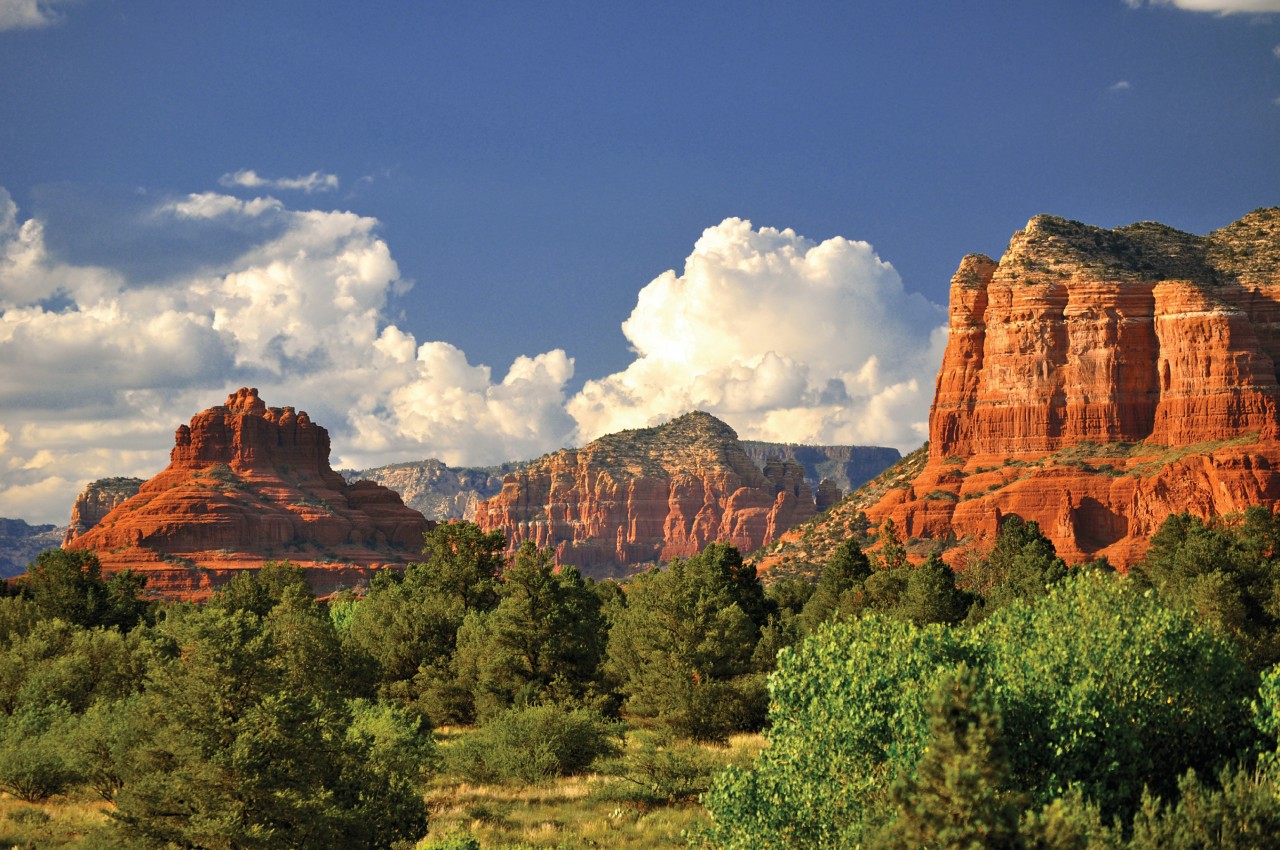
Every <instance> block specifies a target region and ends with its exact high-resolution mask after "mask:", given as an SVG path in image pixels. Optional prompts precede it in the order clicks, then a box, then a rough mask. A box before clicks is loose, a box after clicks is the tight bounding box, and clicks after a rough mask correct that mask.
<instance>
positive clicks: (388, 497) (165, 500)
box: [66, 389, 428, 597]
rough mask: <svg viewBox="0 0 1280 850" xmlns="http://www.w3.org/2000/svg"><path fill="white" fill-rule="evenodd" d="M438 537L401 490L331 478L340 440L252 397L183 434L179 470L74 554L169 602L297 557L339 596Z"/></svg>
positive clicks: (78, 542) (76, 543)
mask: <svg viewBox="0 0 1280 850" xmlns="http://www.w3.org/2000/svg"><path fill="white" fill-rule="evenodd" d="M427 528H428V523H427V521H426V520H425V519H424V518H423V516H422V515H421V514H420V513H418V512H417V511H414V510H412V509H410V508H406V507H405V506H404V504H403V503H402V502H401V501H400V497H399V496H398V495H396V494H395V493H394V492H392V491H390V490H387V489H386V488H384V487H380V486H379V485H377V484H374V483H372V482H368V481H360V482H356V483H355V484H351V485H348V484H347V483H346V482H345V481H344V480H343V478H342V476H340V475H338V474H337V473H336V472H334V471H333V470H332V469H330V468H329V434H328V432H327V431H326V430H325V429H324V428H321V427H320V426H319V425H316V424H314V423H313V422H312V421H311V419H310V417H308V416H307V414H306V413H304V412H295V411H294V409H293V408H292V407H270V408H269V407H267V405H266V404H265V403H264V402H263V401H262V400H261V399H260V398H258V391H257V390H256V389H241V390H239V391H237V392H236V393H233V394H232V395H231V396H230V397H229V398H228V399H227V401H226V403H225V404H222V405H219V406H217V407H212V408H209V409H208V410H206V411H204V412H202V413H199V414H197V415H196V416H195V417H193V418H192V420H191V424H190V425H189V426H188V425H182V426H180V427H179V428H178V431H177V434H176V436H175V445H174V448H173V451H172V453H171V454H170V462H169V466H168V467H167V468H166V469H165V470H164V471H163V472H161V473H160V474H159V475H157V476H156V477H155V478H152V479H151V480H150V481H148V482H146V483H145V484H143V485H142V486H141V487H140V488H139V490H138V492H137V495H135V496H133V497H132V498H129V499H128V500H127V501H125V502H123V503H122V504H120V505H118V506H117V507H116V508H115V509H113V510H112V511H111V512H110V513H108V514H107V515H106V516H105V517H104V518H103V519H102V520H101V521H100V522H99V523H98V524H97V525H96V526H95V527H93V528H92V529H90V530H89V531H87V532H86V533H84V534H80V535H78V536H76V537H74V538H73V539H71V540H70V541H69V542H68V543H67V544H66V546H67V548H73V549H91V550H93V551H95V552H96V553H97V554H98V557H99V559H100V560H101V561H102V565H103V569H104V571H105V572H114V571H118V570H121V569H126V568H128V569H134V570H139V571H143V572H145V573H146V575H147V579H148V588H149V589H151V590H153V591H157V592H159V593H162V594H164V595H169V596H182V597H200V596H202V595H206V594H207V593H208V592H210V590H211V589H212V588H213V587H216V586H217V585H218V584H220V583H222V582H225V581H226V580H228V579H229V577H230V575H231V571H233V570H236V569H244V568H254V567H258V566H261V565H262V563H263V562H265V561H267V560H285V559H287V560H290V561H292V562H294V563H295V564H298V565H300V566H304V567H307V568H308V575H309V578H310V579H311V581H312V585H313V587H314V588H315V589H316V590H317V591H318V592H328V591H331V590H334V589H336V588H337V587H340V586H350V585H352V584H356V583H358V582H359V581H361V580H363V579H367V578H368V576H369V574H370V571H371V570H372V569H374V568H376V567H379V566H386V565H395V564H403V563H405V562H406V561H407V560H408V559H409V558H411V557H413V556H415V555H417V554H418V553H419V552H420V551H421V546H422V535H423V533H424V532H425V531H426V530H427Z"/></svg>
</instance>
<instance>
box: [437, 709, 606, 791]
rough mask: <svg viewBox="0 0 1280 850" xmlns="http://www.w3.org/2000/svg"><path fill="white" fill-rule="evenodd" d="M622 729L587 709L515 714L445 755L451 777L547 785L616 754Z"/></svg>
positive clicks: (494, 722) (498, 719) (501, 718)
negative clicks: (553, 780) (546, 783)
mask: <svg viewBox="0 0 1280 850" xmlns="http://www.w3.org/2000/svg"><path fill="white" fill-rule="evenodd" d="M620 736H621V728H620V724H618V723H617V722H615V721H611V720H608V719H606V718H604V717H603V716H601V715H600V714H599V713H597V712H594V711H590V710H588V709H583V708H574V709H568V708H563V707H561V706H558V705H535V706H530V707H528V708H517V709H510V710H508V711H506V712H503V713H502V714H500V715H498V716H497V717H496V718H495V719H494V720H492V721H491V722H490V723H489V724H488V725H486V726H484V727H482V728H481V729H480V730H479V731H477V732H473V733H472V734H470V735H468V736H466V737H464V738H462V739H461V740H460V741H458V742H457V743H455V744H454V745H453V746H452V747H451V748H450V749H449V750H447V751H446V754H445V765H446V769H447V770H448V772H450V773H452V774H454V775H456V776H460V777H462V778H464V779H466V780H467V781H469V782H475V783H486V782H510V781H518V782H525V783H534V782H542V781H544V780H546V779H550V778H551V777H554V776H571V775H573V774H576V773H582V772H583V771H585V770H586V769H587V768H588V767H589V766H590V765H591V763H592V762H594V761H595V760H596V759H597V758H600V757H601V756H608V755H613V754H614V753H615V752H617V747H618V743H617V742H618V739H619V737H620Z"/></svg>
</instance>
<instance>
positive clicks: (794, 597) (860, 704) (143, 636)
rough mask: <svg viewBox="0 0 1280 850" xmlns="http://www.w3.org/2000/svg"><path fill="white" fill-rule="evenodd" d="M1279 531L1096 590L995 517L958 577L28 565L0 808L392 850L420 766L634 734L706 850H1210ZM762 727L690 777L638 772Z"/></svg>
mask: <svg viewBox="0 0 1280 850" xmlns="http://www.w3.org/2000/svg"><path fill="white" fill-rule="evenodd" d="M1277 540H1280V520H1278V519H1277V518H1276V517H1275V516H1274V515H1273V514H1272V513H1271V512H1269V511H1266V510H1261V509H1255V510H1251V511H1249V512H1247V513H1246V514H1245V515H1244V516H1243V517H1242V518H1239V520H1238V521H1233V522H1213V523H1206V522H1204V521H1201V520H1198V519H1195V518H1193V517H1189V516H1185V515H1184V516H1175V517H1171V518H1170V519H1169V520H1168V521H1166V523H1165V524H1164V526H1162V528H1161V530H1160V532H1159V533H1158V534H1157V535H1156V536H1155V538H1153V540H1152V546H1151V550H1150V553H1149V555H1148V557H1147V558H1146V560H1145V561H1144V562H1143V563H1142V564H1140V565H1139V566H1138V567H1136V568H1135V569H1134V570H1132V571H1131V572H1130V574H1129V575H1128V576H1127V577H1121V576H1119V575H1117V574H1116V573H1115V572H1114V571H1113V570H1111V569H1110V567H1109V565H1107V564H1106V563H1105V562H1099V563H1095V564H1090V565H1086V566H1085V567H1084V568H1079V567H1077V568H1074V569H1071V570H1068V568H1067V567H1066V565H1065V564H1064V563H1063V562H1062V560H1061V559H1059V558H1057V556H1056V554H1055V552H1054V550H1053V546H1052V544H1051V543H1050V542H1049V541H1048V540H1047V539H1046V538H1045V537H1044V535H1043V534H1042V533H1041V532H1040V530H1039V528H1038V526H1036V524H1035V523H1032V522H1023V521H1022V520H1020V519H1018V518H1017V517H1010V518H1008V519H1007V520H1006V522H1005V523H1004V524H1003V526H1002V528H1001V531H1000V533H999V535H998V537H997V539H996V541H995V543H994V545H993V546H992V548H991V549H990V550H989V551H987V552H985V553H983V554H982V555H981V556H975V557H971V558H970V559H969V561H968V563H967V564H966V565H965V568H964V569H963V570H962V571H961V572H960V573H959V574H957V573H956V572H954V571H953V570H952V569H951V568H950V567H948V566H947V565H946V564H945V563H944V562H943V561H942V560H941V558H940V557H938V556H937V555H934V556H931V557H929V558H928V559H927V560H926V561H925V562H924V563H923V564H920V565H916V566H913V565H911V564H910V563H909V561H908V560H907V557H906V551H905V549H904V547H903V545H902V543H901V541H900V540H899V538H898V535H897V532H896V530H895V529H894V528H893V526H892V523H891V522H886V523H885V524H884V525H883V526H882V528H881V530H880V538H879V540H878V541H877V545H876V546H875V548H874V549H873V550H872V551H864V550H863V548H862V547H860V546H859V545H858V544H857V543H856V542H855V541H852V540H850V541H846V542H845V543H844V544H842V545H841V546H840V547H839V549H838V550H837V551H836V553H835V554H834V556H833V557H832V558H831V559H830V560H829V561H828V562H827V563H826V564H825V565H824V566H823V569H822V571H821V576H820V578H819V579H818V581H817V582H816V583H806V582H803V581H800V580H797V579H787V580H783V581H779V582H777V583H774V584H772V585H770V586H768V587H766V586H765V585H763V584H762V583H761V581H760V579H759V577H758V576H757V575H756V571H755V568H754V567H753V566H752V565H751V564H749V563H748V562H746V561H745V560H744V559H743V557H742V555H741V553H740V552H738V551H737V550H736V549H734V548H733V547H731V546H727V545H723V544H715V545H712V546H709V547H708V548H707V549H706V550H704V551H703V552H702V553H700V554H698V555H696V556H694V557H691V558H688V559H684V560H677V561H675V562H673V563H672V564H670V565H668V566H667V567H665V568H663V569H654V570H651V571H648V572H645V573H642V574H640V575H638V576H635V577H633V578H632V579H631V580H630V581H628V582H627V583H625V584H624V585H619V584H617V583H615V582H612V581H602V582H597V581H593V580H591V579H588V578H585V577H583V576H582V575H581V574H580V573H579V572H578V571H577V570H575V569H574V568H572V567H564V568H561V569H557V568H556V567H555V566H554V563H553V558H552V556H551V553H549V552H546V551H540V550H538V549H537V548H536V547H534V546H532V545H526V546H524V547H523V548H522V549H520V550H519V551H518V552H517V553H516V554H515V556H514V557H512V558H511V559H510V560H508V558H507V556H506V553H505V540H504V539H503V537H502V535H501V534H500V533H490V534H485V533H484V532H482V531H481V530H480V529H479V528H478V527H477V526H475V525H473V524H470V523H446V524H442V525H440V526H438V527H437V528H436V529H434V530H433V531H431V532H429V533H428V535H427V537H426V540H425V547H424V551H423V559H422V560H421V561H420V562H417V563H414V564H411V565H410V566H408V567H407V568H406V569H405V570H404V571H403V572H392V571H387V572H383V573H379V574H378V575H377V576H376V577H375V578H374V580H373V581H372V583H371V585H370V587H369V588H368V589H367V592H365V593H364V594H362V595H356V594H353V593H348V594H343V595H340V596H338V597H336V598H331V599H328V600H317V599H316V598H315V597H314V596H313V594H312V593H311V592H310V591H309V590H308V588H307V585H306V582H305V579H304V575H303V571H302V570H300V569H298V568H296V567H293V566H291V565H289V564H287V563H277V564H270V565H267V566H266V567H264V568H263V569H262V570H260V571H256V572H249V571H246V572H244V573H242V574H238V575H237V576H236V577H235V578H234V579H233V580H232V581H231V582H230V583H229V584H228V585H226V586H225V587H224V588H222V589H221V590H219V591H218V592H217V593H216V594H215V595H214V596H213V598H212V599H211V600H210V601H209V602H208V603H206V604H203V605H193V604H187V603H174V602H168V603H162V602H158V601H155V600H148V599H146V598H145V595H144V594H145V587H144V584H143V581H142V580H141V579H140V578H139V577H138V576H136V575H134V574H131V573H128V572H122V573H119V574H117V575H115V576H113V577H111V578H110V579H107V580H104V579H103V578H102V577H101V575H100V568H99V566H98V563H97V561H96V558H94V556H93V555H92V554H90V553H84V552H64V551H61V550H53V551H51V552H46V553H42V554H41V555H40V556H39V557H38V558H37V560H36V561H35V562H34V563H33V564H32V565H31V568H30V569H29V571H28V574H27V575H26V577H25V578H24V579H23V580H22V581H20V582H18V583H16V584H14V585H12V586H11V587H10V588H9V590H10V594H11V595H9V596H6V597H4V598H0V788H3V789H4V790H6V791H8V792H9V793H11V794H13V795H15V796H18V797H20V798H22V799H27V800H39V799H42V798H44V797H47V796H49V795H52V794H57V793H61V792H62V791H64V790H66V789H67V788H70V787H80V788H87V789H92V791H93V792H94V793H96V794H98V795H100V796H101V797H103V798H104V799H107V800H111V801H113V803H114V808H113V809H112V812H111V816H110V820H109V822H108V824H107V825H106V826H105V827H104V828H103V831H102V834H101V836H98V837H95V838H93V839H91V841H94V840H98V841H101V842H102V843H101V845H100V846H110V847H147V848H160V847H171V846H182V847H209V848H223V847H227V848H230V847H235V848H241V847H243V848H252V847H262V848H268V847H270V848H280V847H326V846H344V847H370V848H375V847H377V848H382V847H411V846H414V843H415V842H416V841H417V840H418V839H419V838H421V836H422V835H423V834H424V833H425V831H426V826H427V814H428V813H427V811H426V809H425V807H424V803H423V787H424V782H425V781H426V779H427V778H428V777H429V776H430V775H431V774H432V773H433V772H434V771H437V770H440V769H442V768H443V769H447V770H451V771H453V772H455V773H457V774H459V775H464V776H468V777H473V778H474V779H475V781H515V782H533V781H539V780H540V779H542V778H545V777H547V776H551V775H557V774H567V773H573V772H578V771H583V770H587V769H589V768H591V767H592V766H593V765H595V766H596V768H599V767H600V766H601V762H600V759H601V758H602V757H609V756H614V757H615V760H616V756H617V755H618V752H619V748H618V739H619V735H620V731H621V729H622V728H623V724H624V723H625V724H626V725H628V726H630V727H631V728H643V729H647V730H649V731H650V732H653V733H656V734H658V735H659V737H658V738H653V739H649V743H646V744H645V745H644V747H641V748H640V750H639V751H638V752H637V753H633V754H632V757H633V758H635V759H639V760H641V761H642V762H644V764H645V765H647V770H648V773H647V774H646V781H649V782H651V783H652V785H653V787H654V788H655V789H663V790H662V793H668V792H669V793H670V794H671V795H672V796H674V795H675V794H676V793H680V794H685V795H688V794H691V793H696V791H697V790H702V789H703V788H705V787H707V785H710V788H709V790H708V791H707V793H706V794H705V796H704V798H703V799H704V803H705V805H706V806H707V808H708V810H709V811H710V813H711V815H712V817H713V823H712V826H711V827H710V828H709V829H708V830H707V831H706V832H704V833H702V834H700V835H699V836H695V837H694V838H693V839H692V840H693V841H694V843H702V844H705V845H707V846H721V847H795V846H806V847H849V846H883V847H908V846H921V847H952V846H956V847H958V846H1008V847H1045V848H1057V847H1062V848H1067V847H1079V848H1089V847H1122V846H1123V847H1129V846H1132V847H1146V846H1186V847H1192V846H1218V844H1215V843H1207V844H1206V843H1203V842H1202V843H1200V844H1197V843H1195V841H1196V840H1199V839H1195V838H1194V836H1196V835H1201V834H1208V832H1206V830H1215V829H1216V830H1217V831H1216V832H1214V834H1215V835H1217V836H1218V837H1219V838H1221V837H1222V836H1223V835H1226V834H1227V832H1226V831H1229V830H1228V826H1227V824H1231V823H1239V824H1252V825H1253V826H1252V827H1250V828H1254V829H1255V830H1256V829H1260V828H1262V827H1263V826H1265V827H1266V828H1267V829H1270V828H1271V826H1273V825H1274V826H1276V827H1280V814H1278V813H1277V812H1275V811H1273V810H1274V809H1276V803H1275V800H1276V799H1277V796H1276V793H1275V792H1276V788H1277V786H1276V784H1275V782H1274V778H1273V770H1274V767H1275V764H1276V759H1275V757H1274V756H1273V753H1274V752H1275V735H1276V732H1277V727H1280V699H1278V698H1280V675H1278V674H1276V673H1275V672H1274V670H1273V665H1274V664H1275V662H1276V660H1277V656H1278V655H1280V628H1278V627H1277V618H1280V551H1278V550H1277V545H1276V544H1277ZM444 725H467V726H477V727H479V728H478V731H477V732H475V733H474V734H472V735H470V736H468V737H464V738H463V739H461V740H459V741H457V742H455V743H454V744H452V745H450V746H449V747H448V748H444V751H442V750H441V748H438V747H437V746H436V744H435V743H434V741H433V736H432V729H433V728H435V727H439V726H444ZM762 728H763V729H767V730H768V732H767V734H768V737H769V742H770V743H769V746H768V748H767V749H766V750H765V751H764V753H763V754H762V755H761V757H760V758H759V760H758V761H757V762H756V763H755V764H754V765H753V766H751V767H749V768H736V769H732V768H731V769H729V770H727V771H725V772H723V773H721V774H720V775H719V776H718V777H717V778H716V779H715V781H714V783H711V782H710V781H709V780H708V781H707V782H705V783H702V784H699V782H698V781H695V779H691V778H690V776H689V775H687V770H686V769H687V768H688V765H682V764H675V763H673V762H672V761H671V759H670V756H669V754H664V753H663V752H661V751H660V750H661V747H662V742H664V741H678V740H693V741H701V742H718V741H724V740H725V739H726V738H727V737H728V736H729V735H730V734H733V733H734V732H738V731H751V730H759V729H762ZM653 741H658V742H659V743H657V744H655V743H653ZM646 759H647V760H648V761H645V760H646ZM663 759H665V761H664V760H663ZM657 764H661V765H663V767H662V769H661V770H659V769H658V768H656V767H654V765H657ZM615 769H616V765H615ZM624 769H625V768H624ZM663 771H665V773H664V772H663ZM681 771H685V772H684V773H682V772H681ZM671 789H680V790H678V791H676V790H671ZM1268 801H1270V802H1268ZM1197 818H1199V820H1197ZM1206 818H1208V819H1210V820H1212V819H1213V818H1217V820H1216V821H1213V822H1212V823H1209V822H1208V821H1206V820H1205V819H1206ZM1233 818H1234V820H1233ZM1215 824H1216V825H1215ZM1259 825H1261V826H1259ZM1240 829H1245V827H1244V826H1241V827H1240ZM1197 830H1199V832H1197ZM1241 834H1242V835H1243V833H1241ZM1273 834H1280V828H1277V829H1275V830H1274V831H1273ZM1187 836H1192V837H1191V838H1187ZM1184 839H1185V840H1184ZM1157 840H1158V841H1159V842H1164V843H1153V842H1157ZM1215 840H1216V839H1215ZM1240 840H1241V845H1240V846H1262V845H1257V844H1251V843H1249V841H1248V840H1245V839H1244V838H1241V839H1240ZM1143 841H1145V842H1147V843H1145V844H1144V843H1141V842H1143ZM1178 841H1182V842H1183V843H1181V844H1179V843H1178ZM974 842H977V843H974ZM1188 842H1190V843H1188ZM90 846H92V845H90ZM1223 846H1228V845H1223Z"/></svg>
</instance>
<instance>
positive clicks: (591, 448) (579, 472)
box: [476, 412, 816, 576]
mask: <svg viewBox="0 0 1280 850" xmlns="http://www.w3.org/2000/svg"><path fill="white" fill-rule="evenodd" d="M815 510H816V508H815V499H814V494H813V490H812V488H811V487H810V486H809V484H808V483H807V482H806V481H805V473H804V468H803V467H802V466H800V465H799V464H797V463H795V462H794V461H790V460H784V459H781V458H775V459H773V460H770V461H768V462H766V464H765V468H764V469H763V470H762V469H760V468H759V467H758V466H757V465H756V464H755V463H754V462H753V461H752V459H751V458H750V457H749V456H748V455H747V453H746V452H745V451H744V450H743V448H742V445H741V443H740V442H739V441H738V437H737V434H736V433H734V431H733V429H732V428H730V427H729V426H728V425H726V424H725V423H723V422H721V421H720V420H718V419H716V418H715V417H713V416H710V415H709V414H706V413H701V412H694V413H690V414H687V415H685V416H682V417H680V418H678V419H675V420H673V421H672V422H670V423H668V424H666V425H663V426H660V427H657V428H644V429H638V430H631V431H622V432H619V433H617V434H611V435H609V436H607V437H602V438H600V439H599V440H596V441H594V442H592V443H588V444H587V445H586V446H584V447H583V448H581V449H566V450H564V451H559V452H555V453H554V454H550V455H546V456H545V457H542V458H539V459H538V460H535V461H533V462H532V463H530V464H529V465H528V466H527V467H525V468H524V469H522V470H519V471H517V472H514V473H512V474H510V475H508V476H507V477H506V479H505V481H504V483H503V486H502V492H501V493H499V494H498V495H497V496H495V497H493V498H492V499H489V500H488V501H486V502H483V503H481V504H480V506H479V507H478V508H477V510H476V522H477V523H478V524H479V525H480V526H481V527H483V528H484V529H485V530H487V531H490V530H495V529H498V530H502V531H503V532H505V533H506V535H507V540H508V542H509V544H510V547H511V549H512V550H514V549H516V548H518V547H519V546H520V545H521V544H522V543H523V542H524V541H526V540H530V541H533V542H534V543H535V544H537V545H538V546H539V547H541V548H549V549H552V550H554V552H555V556H556V559H557V561H558V562H559V563H561V564H573V565H574V566H577V567H579V568H581V569H582V570H583V571H584V572H586V573H589V574H592V575H596V576H606V575H620V574H624V573H626V572H629V571H631V570H634V569H635V568H636V567H637V566H639V565H644V564H651V563H655V562H660V561H670V560H671V559H672V558H679V557H688V556H690V555H694V554H696V553H697V552H699V551H700V550H701V549H702V548H703V547H705V546H706V545H707V544H709V543H713V542H726V543H731V544H733V545H735V546H737V547H739V548H740V549H742V550H744V551H751V550H754V549H757V548H759V547H760V546H762V545H764V544H766V543H769V542H772V541H773V540H776V539H777V538H778V537H779V536H780V535H781V534H782V533H783V532H784V531H786V530H787V529H788V528H790V527H791V526H793V525H795V524H797V523H800V522H803V521H805V520H807V519H809V518H811V517H813V516H814V514H815Z"/></svg>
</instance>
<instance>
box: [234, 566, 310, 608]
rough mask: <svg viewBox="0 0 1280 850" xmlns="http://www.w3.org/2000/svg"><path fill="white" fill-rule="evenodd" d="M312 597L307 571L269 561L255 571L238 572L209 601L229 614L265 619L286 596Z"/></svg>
mask: <svg viewBox="0 0 1280 850" xmlns="http://www.w3.org/2000/svg"><path fill="white" fill-rule="evenodd" d="M290 593H292V594H296V595H298V596H311V595H312V593H311V588H310V587H309V586H308V585H307V571H306V570H304V569H302V568H301V567H299V566H296V565H294V564H293V563H291V562H290V561H268V562H267V563H265V564H263V565H262V567H261V568H260V569H257V570H240V571H239V572H237V573H236V574H235V575H234V576H232V578H231V581H230V582H228V583H227V584H226V585H225V586H224V587H222V588H219V590H218V592H217V593H215V594H214V596H213V599H212V600H210V603H209V604H211V605H216V606H219V607H222V608H226V609H228V610H231V611H251V612H253V613H254V614H257V615H258V616H259V617H265V616H266V615H267V613H268V612H270V611H271V609H272V608H274V607H275V606H276V605H278V604H279V603H280V602H281V601H282V600H283V599H284V598H285V596H286V595H287V594H290Z"/></svg>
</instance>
